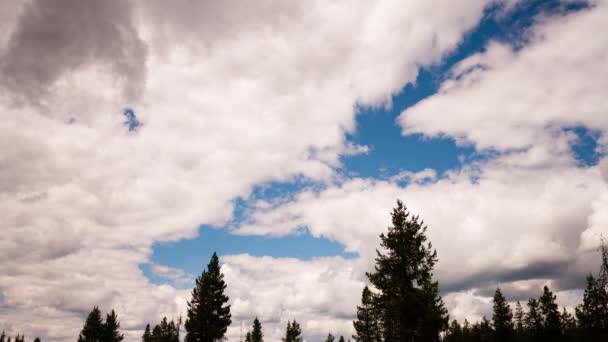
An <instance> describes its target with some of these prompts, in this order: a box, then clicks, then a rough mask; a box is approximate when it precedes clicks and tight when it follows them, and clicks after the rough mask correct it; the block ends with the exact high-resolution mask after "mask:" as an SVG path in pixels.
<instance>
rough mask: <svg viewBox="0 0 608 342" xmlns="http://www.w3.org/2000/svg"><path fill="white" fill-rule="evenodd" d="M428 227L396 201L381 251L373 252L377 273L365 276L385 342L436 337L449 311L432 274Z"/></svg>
mask: <svg viewBox="0 0 608 342" xmlns="http://www.w3.org/2000/svg"><path fill="white" fill-rule="evenodd" d="M426 229H427V227H426V226H425V225H424V223H423V222H422V221H419V218H418V217H417V216H410V213H409V212H408V211H407V209H406V207H405V206H404V205H403V203H402V202H401V201H399V200H398V201H397V207H395V208H394V209H393V212H392V226H390V227H389V228H388V233H387V234H386V235H385V234H384V233H382V234H380V245H381V247H382V252H381V251H379V250H377V251H376V253H377V256H376V266H375V272H373V273H367V276H368V278H369V280H370V282H371V283H372V284H373V285H374V286H375V288H376V289H378V290H379V294H378V295H377V296H375V301H374V302H375V303H374V304H375V306H376V308H377V309H378V311H379V312H380V321H381V326H382V338H383V340H384V342H397V341H398V342H409V341H427V342H434V341H439V340H440V332H441V331H443V330H445V329H446V328H447V323H448V314H447V310H446V309H445V307H444V304H443V301H442V299H441V297H440V296H439V285H438V283H437V282H436V281H434V280H433V273H432V271H433V267H434V266H435V262H437V252H436V251H435V250H433V248H432V245H431V243H430V242H429V243H428V244H427V243H426V241H427V237H426Z"/></svg>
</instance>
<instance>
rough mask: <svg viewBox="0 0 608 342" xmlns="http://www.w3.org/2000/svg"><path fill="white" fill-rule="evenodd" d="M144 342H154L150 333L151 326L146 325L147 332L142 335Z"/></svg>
mask: <svg viewBox="0 0 608 342" xmlns="http://www.w3.org/2000/svg"><path fill="white" fill-rule="evenodd" d="M141 341H142V342H152V333H151V332H150V324H146V330H144V334H143V335H141Z"/></svg>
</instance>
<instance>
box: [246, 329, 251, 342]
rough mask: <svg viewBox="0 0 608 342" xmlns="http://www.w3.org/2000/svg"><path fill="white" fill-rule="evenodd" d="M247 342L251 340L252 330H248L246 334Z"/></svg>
mask: <svg viewBox="0 0 608 342" xmlns="http://www.w3.org/2000/svg"><path fill="white" fill-rule="evenodd" d="M245 342H251V331H248V332H247V334H245Z"/></svg>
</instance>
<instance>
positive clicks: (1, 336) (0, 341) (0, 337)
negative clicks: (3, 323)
mask: <svg viewBox="0 0 608 342" xmlns="http://www.w3.org/2000/svg"><path fill="white" fill-rule="evenodd" d="M5 338H6V334H5V333H4V330H2V334H0V342H5V341H4V339H5Z"/></svg>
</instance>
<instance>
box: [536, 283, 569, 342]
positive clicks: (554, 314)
mask: <svg viewBox="0 0 608 342" xmlns="http://www.w3.org/2000/svg"><path fill="white" fill-rule="evenodd" d="M555 299H556V298H555V295H554V294H553V292H551V291H549V288H548V287H547V286H545V287H544V288H543V294H542V296H540V298H539V299H538V302H539V304H540V312H541V314H542V317H543V337H544V338H545V339H548V340H553V341H554V340H558V339H559V338H560V337H561V336H562V330H563V329H562V321H561V315H560V313H559V307H558V306H557V303H556V302H555Z"/></svg>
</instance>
